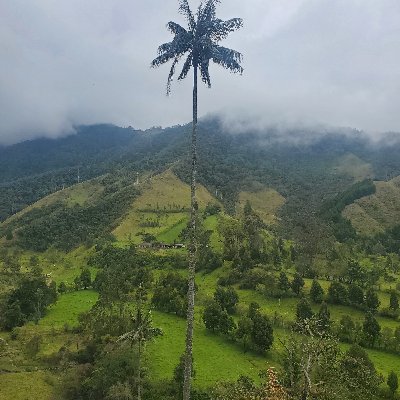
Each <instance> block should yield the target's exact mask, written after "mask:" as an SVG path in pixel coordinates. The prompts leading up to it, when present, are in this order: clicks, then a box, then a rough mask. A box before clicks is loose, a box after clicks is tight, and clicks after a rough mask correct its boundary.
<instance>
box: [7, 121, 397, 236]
mask: <svg viewBox="0 0 400 400" xmlns="http://www.w3.org/2000/svg"><path fill="white" fill-rule="evenodd" d="M189 139H190V124H189V125H185V126H176V127H172V128H167V129H161V128H153V129H150V130H147V131H140V130H135V129H132V128H120V127H116V126H113V125H94V126H81V127H78V128H77V133H76V134H75V135H71V136H68V137H65V138H61V139H53V140H52V139H38V140H32V141H28V142H24V143H20V144H17V145H14V146H10V147H3V148H0V185H1V192H0V220H4V219H5V218H6V217H7V216H9V215H11V214H12V213H14V212H16V211H18V210H21V209H23V208H24V207H26V206H27V205H29V204H32V203H33V202H35V201H37V200H39V199H40V198H42V197H44V196H46V195H48V194H50V193H53V192H55V191H57V190H59V189H60V188H62V187H63V186H64V187H68V186H70V185H72V184H75V183H77V180H78V169H79V179H80V180H81V181H82V180H88V179H91V178H95V177H98V176H101V175H104V174H105V173H112V174H116V173H118V174H119V176H123V175H124V174H126V175H129V174H132V172H136V171H138V172H141V173H143V172H147V173H153V174H154V173H157V172H161V171H164V170H166V169H167V168H172V169H173V171H174V173H175V174H176V175H177V176H178V177H179V178H180V179H182V180H183V181H185V182H188V180H189V171H190V159H189V148H190V147H189ZM389 139H390V140H389ZM198 147H199V181H200V183H202V184H203V185H204V186H205V187H206V188H207V189H208V190H209V191H210V193H213V194H217V197H218V198H219V199H220V200H221V201H222V203H223V204H224V206H225V209H226V210H227V211H228V212H230V213H233V212H235V207H236V204H237V202H238V200H239V194H240V193H241V192H246V193H248V192H250V193H251V192H257V191H258V190H261V189H262V188H264V189H265V188H271V189H274V190H275V191H277V192H278V194H279V195H280V196H282V198H284V199H285V201H284V204H283V206H282V207H281V208H280V211H279V215H278V219H279V221H281V226H282V227H284V228H285V229H287V230H288V231H290V232H293V231H294V230H295V228H296V227H297V226H301V225H302V224H304V221H305V220H306V219H307V218H309V217H310V215H315V214H318V211H319V209H320V208H321V206H322V204H324V202H326V201H327V200H329V199H332V198H334V197H335V196H337V195H338V194H340V193H341V192H343V191H345V190H347V189H348V188H350V187H351V185H353V184H354V183H355V182H357V181H360V180H362V179H364V178H371V179H373V180H377V181H385V180H389V179H392V178H393V177H396V176H398V175H400V157H399V156H398V154H400V141H398V140H396V137H395V136H393V135H392V136H391V137H390V138H388V140H387V142H385V141H384V140H382V141H381V142H379V143H373V142H371V141H370V140H369V139H368V137H367V136H365V135H363V134H362V133H360V132H358V131H355V130H354V131H351V130H347V131H343V130H336V131H335V130H330V131H329V130H324V131H323V132H318V131H304V130H299V131H296V130H290V131H286V132H284V131H278V130H276V129H266V130H265V131H250V132H246V133H240V132H239V133H238V132H236V131H235V132H234V133H233V132H229V129H227V128H224V125H222V124H221V123H220V122H219V121H218V120H217V119H208V120H203V121H202V122H201V123H200V126H199V146H198ZM265 199H268V197H265ZM264 201H267V200H264Z"/></svg>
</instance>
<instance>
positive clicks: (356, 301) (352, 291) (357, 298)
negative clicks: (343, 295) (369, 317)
mask: <svg viewBox="0 0 400 400" xmlns="http://www.w3.org/2000/svg"><path fill="white" fill-rule="evenodd" d="M348 296H349V302H350V304H353V305H355V306H362V305H363V304H364V291H363V290H362V288H361V287H360V286H358V285H357V284H355V283H352V284H351V285H349V290H348Z"/></svg>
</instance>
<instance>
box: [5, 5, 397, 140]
mask: <svg viewBox="0 0 400 400" xmlns="http://www.w3.org/2000/svg"><path fill="white" fill-rule="evenodd" d="M190 3H191V4H192V5H195V4H197V1H194V0H191V1H190ZM218 11H219V15H220V17H221V18H223V19H227V18H230V17H233V16H241V17H243V18H244V21H245V27H244V28H243V30H242V31H239V32H236V33H234V34H232V36H231V37H230V38H229V39H228V40H227V41H226V43H225V44H226V45H227V46H231V47H233V48H235V49H237V50H240V51H242V52H243V53H244V55H245V61H244V67H245V73H244V75H243V76H241V77H240V76H232V75H231V74H229V73H227V72H226V71H223V70H221V69H220V68H218V67H213V68H212V79H213V88H212V89H211V91H210V90H208V89H206V88H204V87H202V88H201V90H200V99H199V100H200V102H199V107H200V114H201V115H205V114H207V113H211V112H218V111H224V113H227V114H231V115H237V114H238V113H239V115H240V118H242V117H244V116H249V115H257V116H258V119H259V120H265V121H267V122H271V121H273V122H276V121H287V120H289V121H292V122H293V121H294V122H298V121H303V122H307V123H314V122H317V123H320V122H322V123H327V124H330V125H340V126H352V127H355V128H361V129H365V130H368V131H371V132H375V131H388V130H392V131H399V130H400V117H399V114H398V113H397V107H398V104H399V101H400V90H399V89H400V76H399V75H400V73H399V68H398V65H399V61H400V30H399V28H398V21H399V20H400V2H398V1H397V0H380V1H375V0H334V1H332V0H269V1H265V0H246V1H243V0H229V1H228V0H225V1H222V3H221V5H220V7H219V10H218ZM169 20H176V21H178V22H179V21H180V22H181V23H184V20H183V18H182V17H181V16H179V15H177V1H176V0H147V1H146V2H143V1H138V0H115V1H112V2H99V1H97V0H85V1H81V0H57V1H55V0H24V1H23V0H13V1H7V0H0V58H1V60H2V62H1V74H0V110H1V111H0V115H1V118H0V142H3V143H7V142H8V143H9V142H16V141H19V140H22V139H26V138H30V137H34V136H39V135H46V136H57V135H60V134H63V133H65V132H69V131H70V130H71V127H72V126H73V125H74V124H79V123H96V122H112V123H116V124H119V125H132V126H135V127H141V128H145V127H148V126H151V125H164V126H165V125H172V124H176V123H183V122H187V121H189V120H190V119H191V106H190V101H191V81H190V79H187V80H186V81H185V82H180V83H174V86H173V93H172V96H171V97H170V98H167V97H166V96H165V83H166V77H167V73H168V66H163V67H161V68H160V69H159V70H151V69H150V68H149V64H150V61H151V60H152V58H154V57H155V56H156V48H157V46H158V45H159V44H161V43H162V42H165V41H169V40H170V38H171V36H170V34H169V33H168V32H167V31H166V29H165V24H166V22H167V21H169Z"/></svg>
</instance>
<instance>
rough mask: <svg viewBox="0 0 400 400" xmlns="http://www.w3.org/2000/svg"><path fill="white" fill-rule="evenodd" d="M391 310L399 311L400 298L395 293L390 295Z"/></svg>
mask: <svg viewBox="0 0 400 400" xmlns="http://www.w3.org/2000/svg"><path fill="white" fill-rule="evenodd" d="M389 307H390V309H391V310H393V311H397V310H398V309H399V298H398V297H397V294H396V293H395V292H392V293H390V305H389Z"/></svg>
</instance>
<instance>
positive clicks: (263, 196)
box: [238, 188, 285, 224]
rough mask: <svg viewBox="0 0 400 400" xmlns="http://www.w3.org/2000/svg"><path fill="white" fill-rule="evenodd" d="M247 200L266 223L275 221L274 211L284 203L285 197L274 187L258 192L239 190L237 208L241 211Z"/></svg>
mask: <svg viewBox="0 0 400 400" xmlns="http://www.w3.org/2000/svg"><path fill="white" fill-rule="evenodd" d="M247 201H249V202H250V204H251V207H252V208H253V210H254V211H255V212H256V213H257V214H258V215H259V216H260V217H261V219H262V220H263V221H264V222H266V223H267V224H271V223H274V222H276V213H277V211H278V210H279V208H280V207H282V206H283V204H284V203H285V198H284V197H283V196H282V195H280V194H279V193H278V192H277V191H276V190H274V189H267V188H266V189H263V190H260V191H258V192H240V193H239V204H238V206H239V207H238V209H239V210H240V212H243V208H244V206H245V204H246V202H247Z"/></svg>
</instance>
